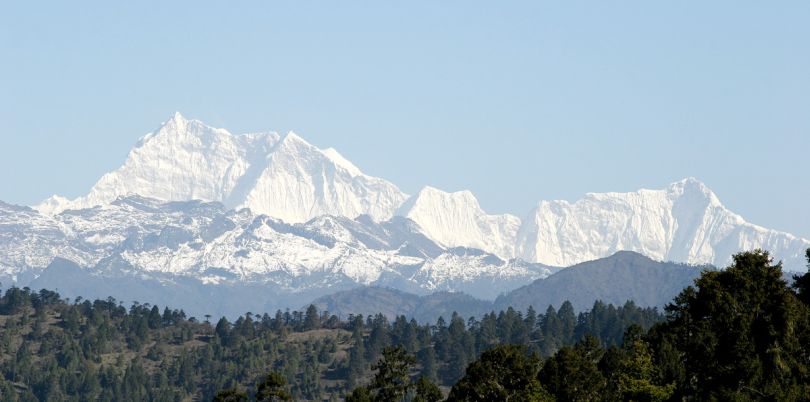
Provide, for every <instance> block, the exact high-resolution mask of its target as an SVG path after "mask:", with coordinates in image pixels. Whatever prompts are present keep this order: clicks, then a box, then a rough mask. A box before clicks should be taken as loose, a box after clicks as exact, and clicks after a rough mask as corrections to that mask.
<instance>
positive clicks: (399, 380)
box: [346, 346, 442, 402]
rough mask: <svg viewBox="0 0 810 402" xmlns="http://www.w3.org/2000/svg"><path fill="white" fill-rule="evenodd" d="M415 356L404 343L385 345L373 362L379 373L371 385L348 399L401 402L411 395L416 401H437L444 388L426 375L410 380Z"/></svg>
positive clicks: (440, 397)
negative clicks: (392, 345) (379, 356)
mask: <svg viewBox="0 0 810 402" xmlns="http://www.w3.org/2000/svg"><path fill="white" fill-rule="evenodd" d="M414 364H416V359H415V358H414V357H413V356H411V355H409V354H408V353H407V352H406V351H405V348H403V347H402V346H397V347H386V348H385V349H383V352H382V358H381V359H380V360H379V361H378V362H376V363H375V364H374V367H373V368H374V370H376V371H377V372H376V374H375V375H374V379H373V380H372V381H371V384H369V385H368V386H361V387H357V388H355V389H354V390H353V391H352V392H351V393H350V394H349V395H348V396H347V398H346V400H347V401H374V402H398V401H404V400H407V398H406V397H407V396H409V395H412V396H413V398H412V399H413V400H414V401H438V400H441V399H442V395H441V391H440V390H439V387H438V386H436V384H433V383H432V382H431V381H430V380H428V379H426V378H425V377H421V378H420V379H419V381H417V382H415V383H414V382H413V381H411V375H410V373H411V370H412V369H413V366H414Z"/></svg>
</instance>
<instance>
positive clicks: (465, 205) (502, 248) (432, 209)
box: [396, 187, 520, 259]
mask: <svg viewBox="0 0 810 402" xmlns="http://www.w3.org/2000/svg"><path fill="white" fill-rule="evenodd" d="M396 214H397V215H399V216H404V217H406V218H409V219H411V220H413V221H414V222H416V223H417V224H418V225H419V226H420V227H421V228H422V232H423V233H424V234H425V235H426V236H427V237H429V238H431V239H432V240H434V241H436V242H437V243H439V244H441V245H443V246H445V247H457V246H462V247H470V248H477V249H480V250H486V251H488V252H491V253H493V254H495V255H498V256H500V257H502V258H505V259H509V258H513V257H514V255H515V239H516V237H517V232H518V229H519V228H520V219H519V218H518V217H516V216H512V215H508V214H504V215H488V214H487V213H486V212H484V210H483V209H481V206H480V205H479V204H478V200H477V199H476V198H475V196H474V195H473V194H472V193H471V192H469V191H458V192H455V193H447V192H444V191H441V190H439V189H436V188H433V187H425V188H423V189H422V190H421V191H419V193H417V194H416V195H414V196H412V197H411V198H409V199H408V200H407V201H406V202H405V203H404V204H403V205H402V206H401V207H400V208H399V209H398V210H397V212H396Z"/></svg>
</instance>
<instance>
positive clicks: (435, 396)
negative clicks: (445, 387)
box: [413, 377, 444, 402]
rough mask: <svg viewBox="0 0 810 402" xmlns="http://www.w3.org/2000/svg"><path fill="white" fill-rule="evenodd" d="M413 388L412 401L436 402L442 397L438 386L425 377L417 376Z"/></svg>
mask: <svg viewBox="0 0 810 402" xmlns="http://www.w3.org/2000/svg"><path fill="white" fill-rule="evenodd" d="M414 388H415V395H414V397H413V402H438V401H441V400H442V399H444V396H443V395H442V391H441V390H440V389H439V387H438V386H437V385H436V384H434V383H433V382H432V381H430V380H429V379H427V378H425V377H419V380H418V381H417V382H416V384H415V385H414Z"/></svg>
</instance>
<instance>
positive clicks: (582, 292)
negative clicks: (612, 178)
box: [312, 251, 714, 321]
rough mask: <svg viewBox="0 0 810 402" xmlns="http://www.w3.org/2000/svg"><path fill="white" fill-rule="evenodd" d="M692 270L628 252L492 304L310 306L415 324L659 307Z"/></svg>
mask: <svg viewBox="0 0 810 402" xmlns="http://www.w3.org/2000/svg"><path fill="white" fill-rule="evenodd" d="M707 269H708V270H711V269H714V268H712V267H711V266H694V265H687V264H679V263H673V262H660V261H655V260H652V259H650V258H648V257H645V256H643V255H641V254H638V253H634V252H632V251H622V252H618V253H615V254H613V255H611V256H610V257H606V258H600V259H597V260H593V261H588V262H583V263H581V264H577V265H574V266H572V267H569V268H565V269H563V270H560V271H559V272H556V273H554V274H553V275H551V276H549V277H547V278H542V279H537V280H535V281H534V282H532V283H530V284H528V285H526V286H523V287H520V288H517V289H515V290H513V291H511V292H508V293H506V294H503V295H501V296H500V297H498V298H497V299H496V300H495V301H494V302H493V301H487V300H479V299H475V298H473V297H472V296H469V295H467V294H464V293H460V292H452V293H451V292H437V293H433V294H430V295H425V296H418V295H414V294H410V293H406V292H403V291H399V290H395V289H388V288H378V287H361V288H355V289H350V290H345V291H341V292H336V293H334V294H331V295H327V296H322V297H319V298H318V299H316V300H314V301H313V302H312V303H313V304H315V305H316V306H318V307H319V308H321V309H325V310H328V311H332V312H335V313H337V314H339V315H341V316H346V315H347V314H349V313H364V314H369V313H370V314H375V313H377V312H384V313H386V314H388V315H389V316H394V315H400V314H401V315H405V316H406V317H413V318H416V319H417V320H418V321H435V320H436V319H437V318H438V317H440V316H444V317H448V316H449V314H451V313H452V312H453V311H457V312H459V313H460V314H461V315H463V316H481V315H483V314H485V313H487V312H490V311H492V310H495V311H498V310H505V309H507V308H509V307H513V308H515V309H517V310H521V311H525V310H526V309H527V308H529V307H530V306H532V307H534V308H538V309H545V308H546V307H548V306H560V305H561V304H562V303H563V302H565V301H570V302H571V304H573V306H574V310H576V311H586V310H588V309H590V308H591V307H593V304H594V302H596V301H602V302H604V303H613V304H615V305H620V304H624V303H625V302H626V301H628V300H632V301H633V302H634V303H635V304H637V305H639V306H643V307H658V308H659V309H663V307H664V306H665V305H666V304H667V303H669V302H670V301H672V299H673V298H674V297H675V296H677V295H678V293H680V291H681V290H682V289H683V288H685V287H687V286H689V285H691V284H692V283H693V282H694V280H695V278H697V277H698V276H699V275H700V273H701V271H703V270H707Z"/></svg>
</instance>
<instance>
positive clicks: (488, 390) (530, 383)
mask: <svg viewBox="0 0 810 402" xmlns="http://www.w3.org/2000/svg"><path fill="white" fill-rule="evenodd" d="M539 368H540V359H539V358H538V357H537V356H536V355H534V354H529V352H528V349H527V348H526V347H523V346H516V345H503V346H496V347H495V348H493V349H491V350H488V351H486V352H484V353H483V354H482V355H481V357H480V358H479V359H478V360H477V361H475V362H473V363H472V364H470V366H469V367H467V370H466V375H465V376H464V378H462V379H461V380H460V381H459V382H458V383H456V385H454V386H453V389H452V390H451V391H450V396H449V397H448V399H447V400H448V401H480V402H487V401H541V400H552V398H551V397H550V395H548V394H547V393H546V392H545V390H543V387H542V386H541V385H540V383H539V382H538V381H537V377H536V375H537V371H538V369H539Z"/></svg>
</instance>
